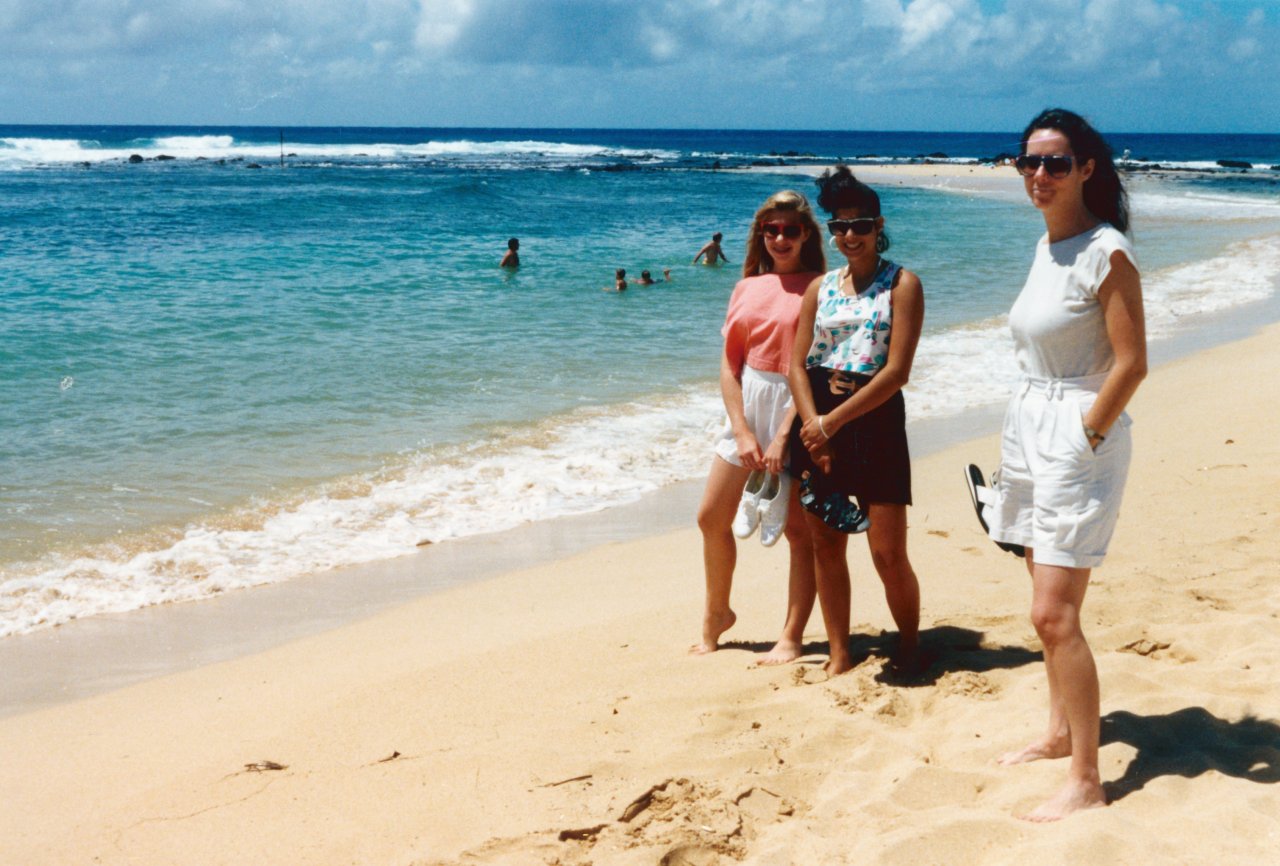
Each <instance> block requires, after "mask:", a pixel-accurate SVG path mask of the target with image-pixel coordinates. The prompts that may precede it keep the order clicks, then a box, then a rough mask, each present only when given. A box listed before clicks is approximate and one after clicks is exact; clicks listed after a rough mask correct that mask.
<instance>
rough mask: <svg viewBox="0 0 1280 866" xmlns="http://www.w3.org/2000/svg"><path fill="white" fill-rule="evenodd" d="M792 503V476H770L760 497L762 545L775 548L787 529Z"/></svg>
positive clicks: (783, 474) (784, 474)
mask: <svg viewBox="0 0 1280 866" xmlns="http://www.w3.org/2000/svg"><path fill="white" fill-rule="evenodd" d="M790 501H791V476H790V475H787V474H786V473H785V472H784V473H782V474H781V475H770V476H769V483H767V484H766V485H765V489H764V493H763V494H762V495H761V497H760V543H761V544H763V545H764V546H765V547H773V546H774V545H775V544H777V543H778V539H779V538H781V537H782V531H783V530H784V529H786V528H787V505H788V504H789V503H790Z"/></svg>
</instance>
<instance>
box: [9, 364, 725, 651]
mask: <svg viewBox="0 0 1280 866" xmlns="http://www.w3.org/2000/svg"><path fill="white" fill-rule="evenodd" d="M722 413H723V409H722V407H721V406H720V403H719V398H718V394H717V392H716V390H715V388H714V387H712V386H710V385H708V386H705V387H701V388H690V389H687V390H685V391H683V392H681V393H679V394H675V395H668V396H666V397H663V398H660V399H655V400H651V401H647V402H642V403H634V404H630V405H624V406H617V407H608V408H594V409H589V410H582V411H579V412H576V413H574V414H572V415H570V416H564V417H560V418H554V419H550V420H548V421H546V422H543V423H542V424H540V425H537V426H536V427H533V428H531V429H526V430H522V431H519V432H516V433H506V434H500V435H494V436H491V437H489V438H487V439H485V440H483V441H480V442H478V443H475V444H471V445H468V446H455V447H450V448H442V449H434V448H428V449H425V450H423V451H422V452H420V453H418V454H416V455H414V456H413V457H412V458H411V459H409V460H408V461H406V462H405V463H404V464H402V465H400V466H398V467H396V468H394V469H389V470H386V471H384V472H382V473H379V474H378V475H376V476H370V477H367V478H354V479H350V478H349V479H343V480H340V481H338V482H334V483H333V484H331V485H329V486H328V487H326V488H325V489H323V490H318V491H314V492H313V493H312V494H310V495H307V496H304V497H302V498H300V499H299V500H298V501H295V502H290V503H284V504H279V503H276V504H263V505H261V506H259V507H256V508H248V509H244V510H243V511H241V512H239V513H237V514H233V515H228V516H224V517H223V518H222V519H221V520H218V521H212V520H211V521H208V522H205V523H201V524H198V525H193V526H190V527H188V528H187V529H186V530H185V531H184V532H183V533H182V534H181V537H179V538H177V539H176V540H172V542H171V543H166V544H165V545H162V546H157V547H156V548H154V549H147V550H142V551H125V550H120V549H100V550H96V551H94V552H92V553H91V554H88V555H83V556H79V557H77V558H73V559H67V560H62V561H43V562H39V563H31V564H29V565H27V566H19V567H17V568H15V569H12V570H11V571H10V573H8V574H6V575H3V576H0V636H3V635H6V634H15V633H22V632H26V631H31V630H33V629H36V628H40V627H45V626H50V625H56V624H58V623H63V622H66V621H68V620H71V619H75V618H78V617H84V616H89V615H93V614H98V613H107V612H116V611H126V610H133V609H136V608H139V607H144V606H147V605H152V604H158V603H161V602H168V601H183V600H192V599H199V598H206V597H209V596H212V595H215V594H218V593H220V592H223V591H226V590H230V589H237V588H241V587H248V586H255V585H259V584H264V583H273V582H277V581H282V580H287V579H289V578H291V577H296V576H298V575H300V574H305V573H310V572H315V571H319V570H323V569H327V568H333V567H336V566H341V565H351V564H355V563H360V562H368V561H372V560H378V559H386V558H390V557H395V556H400V555H404V554H406V553H411V552H413V550H414V549H415V548H416V546H417V545H418V544H419V543H421V542H439V541H443V540H446V539H450V538H458V537H462V536H469V535H476V534H480V533H485V532H495V531H499V530H502V529H507V528H510V527H513V526H516V525H519V524H521V523H525V522H528V521H532V520H543V519H547V518H551V517H557V516H561V515H566V514H578V513H586V512H590V511H597V510H600V509H602V508H606V507H609V506H611V505H619V504H622V503H625V502H630V501H634V500H635V499H637V498H639V497H640V496H641V495H643V494H645V493H647V492H650V491H653V490H656V489H657V488H659V487H662V486H664V485H667V484H671V483H673V482H675V481H678V480H681V479H685V478H689V477H692V476H695V475H698V474H700V473H701V472H703V471H705V468H706V466H707V462H708V460H709V459H710V458H709V454H710V450H709V448H710V446H709V443H710V441H711V439H712V437H713V435H714V431H715V429H716V428H717V427H718V425H719V421H720V417H721V415H722Z"/></svg>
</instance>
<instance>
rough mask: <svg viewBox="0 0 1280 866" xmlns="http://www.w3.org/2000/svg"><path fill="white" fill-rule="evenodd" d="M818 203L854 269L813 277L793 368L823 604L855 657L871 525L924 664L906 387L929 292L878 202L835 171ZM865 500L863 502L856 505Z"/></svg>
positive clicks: (902, 640) (795, 448) (797, 444)
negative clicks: (855, 593)
mask: <svg viewBox="0 0 1280 866" xmlns="http://www.w3.org/2000/svg"><path fill="white" fill-rule="evenodd" d="M818 187H819V190H820V193H819V195H818V204H819V205H820V206H821V207H822V209H823V210H825V211H827V212H828V213H829V214H831V216H832V217H834V219H832V220H830V221H829V222H828V223H827V226H828V228H829V229H830V230H831V235H832V242H833V244H834V246H835V248H836V249H837V250H839V252H840V253H841V254H842V255H843V256H844V257H845V259H846V264H845V265H844V266H843V267H840V268H837V269H836V270H833V271H829V272H827V273H826V274H825V275H823V276H822V277H819V278H818V279H816V280H814V281H813V283H811V284H810V286H809V288H808V290H807V291H806V292H805V297H804V300H803V301H802V303H801V307H800V324H799V330H798V332H797V336H796V341H795V344H794V348H793V361H792V363H791V370H790V374H789V380H790V386H791V394H792V398H793V400H794V402H795V407H796V412H797V418H796V421H795V424H794V426H793V428H792V433H791V437H792V441H791V455H792V457H791V467H790V468H791V473H792V474H793V475H795V476H796V477H797V478H800V479H802V486H801V494H802V495H801V503H802V504H803V505H804V507H805V509H806V510H807V512H808V513H807V514H806V515H805V516H806V519H807V521H808V524H809V528H810V532H811V534H812V537H813V544H814V558H815V563H816V572H817V584H818V599H819V601H820V602H821V604H822V618H823V621H824V623H825V625H826V630H827V638H828V640H829V641H830V645H831V656H830V659H829V661H828V662H827V671H828V672H829V673H831V674H832V675H835V674H841V673H844V672H845V671H847V670H849V669H850V668H851V667H852V661H851V659H850V657H849V647H848V644H849V613H850V611H849V608H850V589H849V565H848V562H847V560H846V548H847V545H848V538H849V533H854V532H862V531H864V530H865V531H866V533H867V543H868V545H869V546H870V548H871V558H872V561H873V562H874V563H875V567H876V571H877V573H878V574H879V575H880V580H881V581H882V582H883V583H884V587H885V599H886V600H887V602H888V604H889V611H890V613H891V614H892V615H893V620H894V622H895V623H897V626H898V641H899V643H898V648H897V651H896V652H895V653H894V660H893V661H894V664H895V666H896V667H898V668H899V669H901V670H908V671H909V670H914V669H916V668H917V667H918V665H919V645H918V633H919V625H920V585H919V582H918V581H917V580H916V575H915V571H914V570H913V569H912V567H911V561H910V560H909V559H908V557H907V506H908V505H910V504H911V457H910V454H909V453H908V450H907V433H906V411H905V404H904V402H903V399H902V386H903V385H905V384H906V383H907V379H908V377H909V376H910V373H911V363H912V360H913V358H914V356H915V351H916V344H917V343H918V342H919V339H920V329H921V326H922V325H923V323H924V290H923V288H922V287H921V285H920V280H919V278H917V277H916V275H915V274H913V273H911V272H910V271H908V270H906V269H905V268H902V267H901V266H899V265H896V264H894V263H893V262H891V261H889V260H888V259H885V258H882V257H881V255H880V254H881V253H883V252H885V251H886V250H888V249H889V238H888V236H887V235H886V234H885V232H884V217H883V216H882V215H881V213H880V197H879V196H878V195H876V193H875V191H874V190H873V189H871V188H870V187H869V186H867V185H866V184H864V183H862V182H860V181H859V180H858V179H857V178H855V177H854V176H853V172H851V171H850V170H849V168H848V167H847V166H837V167H836V169H835V170H834V171H829V172H827V173H826V174H824V175H823V176H822V177H821V178H819V180H818ZM855 500H856V502H855Z"/></svg>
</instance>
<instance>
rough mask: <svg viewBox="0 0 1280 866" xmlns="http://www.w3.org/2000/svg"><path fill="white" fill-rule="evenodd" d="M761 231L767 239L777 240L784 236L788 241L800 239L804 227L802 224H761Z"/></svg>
mask: <svg viewBox="0 0 1280 866" xmlns="http://www.w3.org/2000/svg"><path fill="white" fill-rule="evenodd" d="M760 231H762V232H764V233H765V236H766V237H771V238H776V237H777V236H778V235H782V236H783V237H784V238H786V239H788V240H795V239H796V238H798V237H800V235H801V233H802V232H803V231H804V227H803V226H801V225H800V223H761V224H760Z"/></svg>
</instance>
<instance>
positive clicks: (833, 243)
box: [827, 235, 840, 250]
mask: <svg viewBox="0 0 1280 866" xmlns="http://www.w3.org/2000/svg"><path fill="white" fill-rule="evenodd" d="M827 243H829V244H831V249H833V250H838V249H840V242H839V240H838V239H837V238H836V236H835V235H832V236H831V237H829V238H827Z"/></svg>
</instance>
